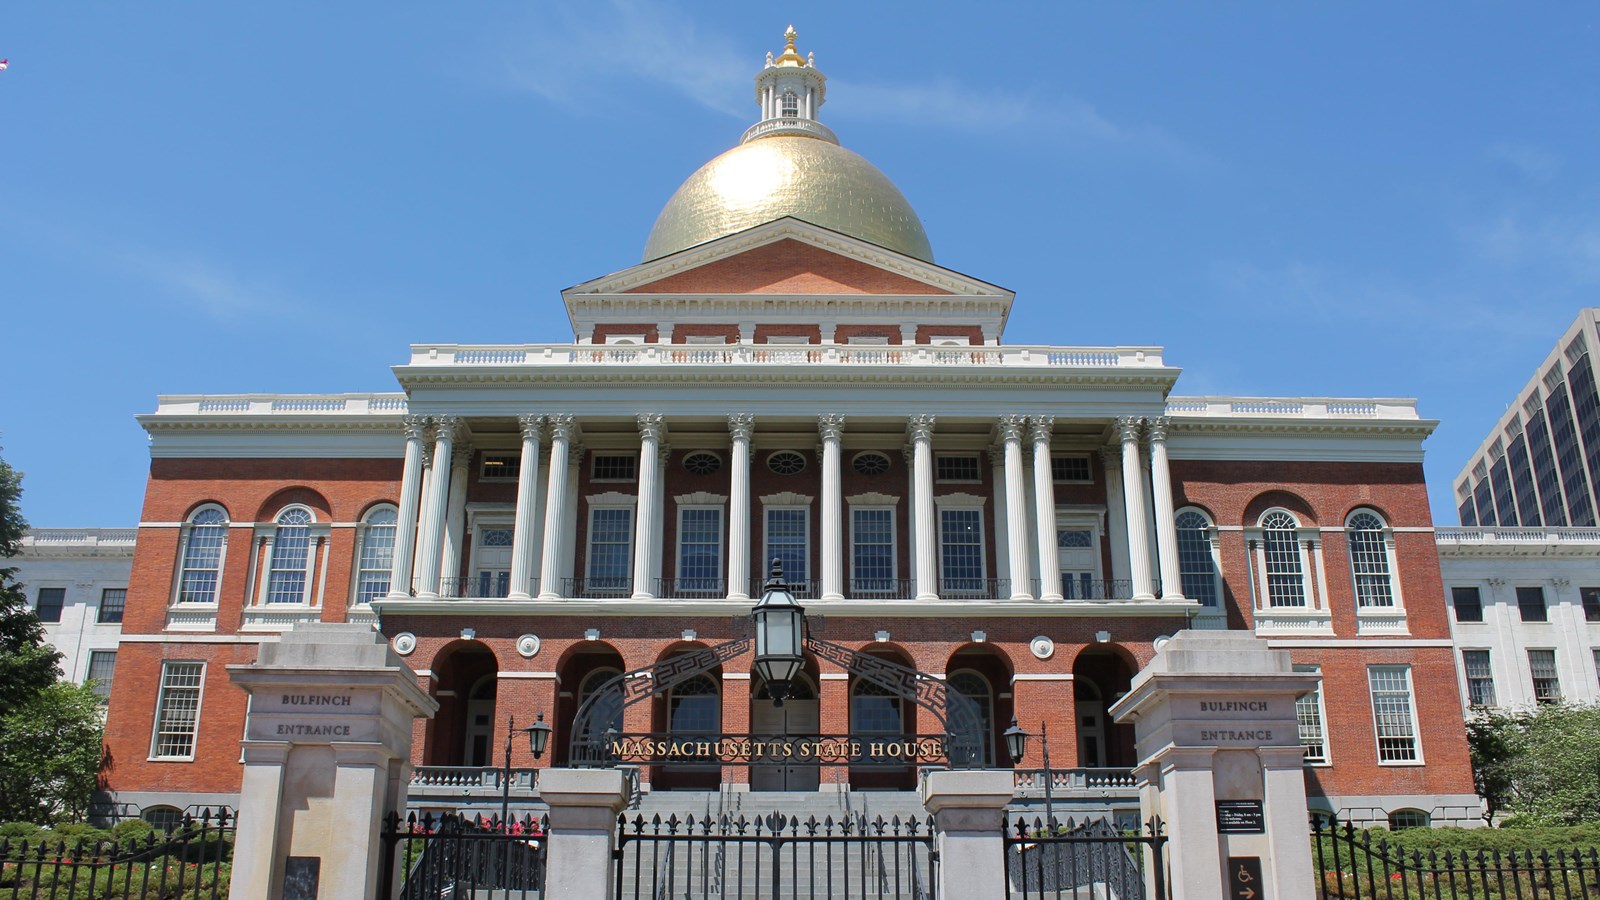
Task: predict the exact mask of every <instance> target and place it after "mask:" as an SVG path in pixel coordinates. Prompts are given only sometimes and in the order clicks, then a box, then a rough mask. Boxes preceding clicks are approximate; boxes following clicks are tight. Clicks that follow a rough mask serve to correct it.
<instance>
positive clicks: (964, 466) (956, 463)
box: [933, 453, 978, 482]
mask: <svg viewBox="0 0 1600 900" xmlns="http://www.w3.org/2000/svg"><path fill="white" fill-rule="evenodd" d="M933 477H934V479H935V480H938V481H967V482H971V481H977V480H978V457H977V455H976V454H972V455H968V454H959V455H949V454H942V453H941V454H939V455H938V456H935V457H934V458H933Z"/></svg>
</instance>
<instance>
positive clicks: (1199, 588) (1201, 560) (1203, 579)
mask: <svg viewBox="0 0 1600 900" xmlns="http://www.w3.org/2000/svg"><path fill="white" fill-rule="evenodd" d="M1176 521H1177V526H1178V578H1179V580H1180V581H1182V582H1183V595H1184V596H1185V597H1188V598H1189V599H1190V600H1194V601H1197V602H1199V604H1200V605H1201V606H1208V607H1212V608H1217V607H1218V605H1219V599H1220V597H1221V595H1222V591H1221V588H1219V587H1218V581H1219V579H1218V577H1217V558H1216V556H1215V555H1214V554H1213V552H1212V547H1211V520H1210V519H1209V518H1207V517H1206V514H1205V513H1203V512H1200V511H1199V510H1197V509H1185V510H1183V511H1181V512H1179V513H1178V515H1177V520H1176Z"/></svg>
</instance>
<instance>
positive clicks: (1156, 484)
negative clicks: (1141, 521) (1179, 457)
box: [1146, 416, 1183, 600]
mask: <svg viewBox="0 0 1600 900" xmlns="http://www.w3.org/2000/svg"><path fill="white" fill-rule="evenodd" d="M1171 423H1172V420H1171V419H1168V418H1167V417H1166V416H1162V417H1160V418H1156V419H1151V420H1150V421H1149V423H1148V425H1147V431H1146V433H1147V434H1149V435H1150V485H1151V490H1152V493H1153V497H1154V501H1155V504H1154V505H1155V508H1156V556H1157V558H1158V559H1160V566H1161V597H1162V599H1164V600H1182V599H1183V578H1182V576H1181V575H1179V573H1178V518H1177V510H1175V509H1173V507H1172V468H1171V466H1170V465H1169V464H1168V462H1167V428H1168V427H1169V426H1170V425H1171Z"/></svg>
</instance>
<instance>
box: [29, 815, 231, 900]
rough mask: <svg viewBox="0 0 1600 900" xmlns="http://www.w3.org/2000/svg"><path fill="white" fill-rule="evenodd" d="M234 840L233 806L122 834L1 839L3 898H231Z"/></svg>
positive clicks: (173, 899)
mask: <svg viewBox="0 0 1600 900" xmlns="http://www.w3.org/2000/svg"><path fill="white" fill-rule="evenodd" d="M233 838H234V828H233V818H232V817H231V816H230V815H229V814H228V813H227V811H225V810H224V811H221V812H217V813H212V812H211V811H210V810H205V811H202V813H201V814H200V816H198V817H193V816H185V817H184V818H183V820H182V821H181V822H180V823H179V824H178V827H176V828H174V829H173V830H170V831H164V832H163V831H150V832H147V833H145V834H144V835H143V836H142V837H128V838H124V839H121V840H110V839H106V840H76V841H65V840H59V839H58V840H50V839H44V840H36V841H31V842H30V841H28V840H17V841H12V840H9V839H3V838H0V898H7V900H15V898H20V897H27V898H30V900H31V898H41V897H52V898H58V900H79V898H82V900H97V898H113V897H115V898H118V900H185V898H189V900H200V898H202V897H204V898H210V900H217V898H220V897H226V896H228V881H229V876H230V874H231V873H232V861H233Z"/></svg>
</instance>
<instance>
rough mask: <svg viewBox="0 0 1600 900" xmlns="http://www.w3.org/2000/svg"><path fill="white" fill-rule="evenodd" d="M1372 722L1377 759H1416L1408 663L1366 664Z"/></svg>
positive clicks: (1390, 761) (1385, 761)
mask: <svg viewBox="0 0 1600 900" xmlns="http://www.w3.org/2000/svg"><path fill="white" fill-rule="evenodd" d="M1367 685H1368V687H1369V688H1370V689H1371V691H1372V722H1373V726H1374V727H1375V729H1376V731H1377V736H1378V762H1380V763H1401V762H1420V761H1421V759H1422V754H1421V752H1420V749H1419V748H1418V746H1417V724H1416V723H1417V710H1416V707H1415V705H1414V703H1413V702H1412V697H1411V667H1410V666H1368V667H1367Z"/></svg>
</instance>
